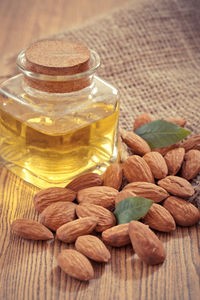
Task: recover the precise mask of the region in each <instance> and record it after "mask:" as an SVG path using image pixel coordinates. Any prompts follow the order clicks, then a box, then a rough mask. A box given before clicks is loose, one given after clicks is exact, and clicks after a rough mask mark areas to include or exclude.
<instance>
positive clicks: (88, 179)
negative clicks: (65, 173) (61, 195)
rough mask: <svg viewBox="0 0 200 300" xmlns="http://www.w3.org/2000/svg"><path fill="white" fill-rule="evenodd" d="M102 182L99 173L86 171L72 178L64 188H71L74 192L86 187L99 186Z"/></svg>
mask: <svg viewBox="0 0 200 300" xmlns="http://www.w3.org/2000/svg"><path fill="white" fill-rule="evenodd" d="M102 184H103V180H102V178H101V176H100V175H98V174H95V173H88V174H83V175H81V176H78V177H77V178H75V179H74V180H72V181H71V182H70V183H69V184H68V185H66V187H65V188H68V189H71V190H73V191H75V192H78V191H79V190H82V189H86V188H89V187H92V186H100V185H102Z"/></svg>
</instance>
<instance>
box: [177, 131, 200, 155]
mask: <svg viewBox="0 0 200 300" xmlns="http://www.w3.org/2000/svg"><path fill="white" fill-rule="evenodd" d="M181 147H183V148H184V149H185V152H187V151H189V150H192V149H197V150H200V134H198V135H193V136H191V137H190V138H188V139H187V140H185V141H184V142H182V144H181Z"/></svg>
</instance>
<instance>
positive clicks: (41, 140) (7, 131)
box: [0, 99, 118, 188]
mask: <svg viewBox="0 0 200 300" xmlns="http://www.w3.org/2000/svg"><path fill="white" fill-rule="evenodd" d="M4 103H6V102H4ZM6 106H8V107H12V114H10V113H9V112H7V111H5V108H4V110H2V109H1V110H0V131H1V136H0V155H1V157H2V158H3V159H4V161H5V162H6V166H7V168H9V169H10V170H11V171H12V172H14V173H15V174H17V175H19V176H20V177H22V178H23V179H25V180H26V181H28V182H31V183H32V184H34V185H36V186H38V187H41V188H46V187H49V186H54V185H56V186H65V184H67V183H68V182H69V181H71V180H72V179H73V178H75V177H76V176H78V175H80V174H82V173H84V172H86V171H87V172H90V171H91V172H92V171H95V172H96V173H98V174H101V173H103V172H104V170H105V168H106V167H107V166H108V165H109V164H110V163H112V162H113V161H115V160H116V159H117V123H118V105H117V106H116V107H113V105H110V104H105V103H90V104H88V105H86V106H85V107H84V110H82V111H81V112H75V113H71V114H70V115H64V116H63V117H62V118H59V119H56V118H55V119H54V118H53V117H47V116H43V115H41V114H40V113H38V112H36V113H31V114H30V113H24V114H22V115H20V119H18V118H15V117H14V115H15V116H16V115H17V113H16V112H15V109H17V106H16V107H15V103H14V102H13V101H12V99H7V105H6ZM14 112H15V113H14ZM13 113H14V114H13Z"/></svg>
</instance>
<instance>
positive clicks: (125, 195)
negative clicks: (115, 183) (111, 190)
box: [115, 190, 136, 207]
mask: <svg viewBox="0 0 200 300" xmlns="http://www.w3.org/2000/svg"><path fill="white" fill-rule="evenodd" d="M135 196H136V194H134V193H133V192H131V191H128V190H122V191H121V192H119V193H118V194H117V196H116V197H115V207H117V203H118V202H119V201H121V200H124V199H126V198H129V197H135Z"/></svg>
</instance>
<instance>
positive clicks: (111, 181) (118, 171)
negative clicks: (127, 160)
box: [103, 163, 123, 190]
mask: <svg viewBox="0 0 200 300" xmlns="http://www.w3.org/2000/svg"><path fill="white" fill-rule="evenodd" d="M122 177H123V173H122V167H121V166H120V164H118V163H114V164H111V165H110V166H109V167H107V169H106V171H105V173H104V175H103V184H104V185H105V186H111V187H113V188H114V189H116V190H119V188H120V186H121V184H122Z"/></svg>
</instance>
